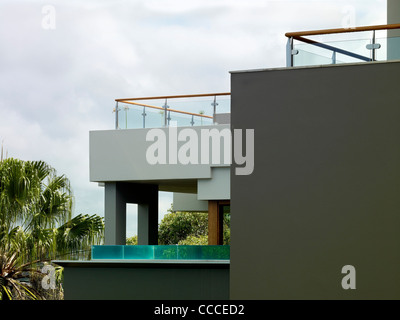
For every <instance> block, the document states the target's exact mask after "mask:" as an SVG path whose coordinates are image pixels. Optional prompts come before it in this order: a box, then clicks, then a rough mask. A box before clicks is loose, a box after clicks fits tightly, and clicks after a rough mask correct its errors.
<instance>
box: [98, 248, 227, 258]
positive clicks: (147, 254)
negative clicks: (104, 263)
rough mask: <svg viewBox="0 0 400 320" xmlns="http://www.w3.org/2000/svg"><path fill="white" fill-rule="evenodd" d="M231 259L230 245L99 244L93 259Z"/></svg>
mask: <svg viewBox="0 0 400 320" xmlns="http://www.w3.org/2000/svg"><path fill="white" fill-rule="evenodd" d="M120 259H125V260H229V259H230V246H226V245H224V246H208V245H207V246H194V245H192V246H191V245H134V246H128V245H125V246H124V245H121V246H110V245H99V246H92V260H120Z"/></svg>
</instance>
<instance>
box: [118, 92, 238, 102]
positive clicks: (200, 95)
mask: <svg viewBox="0 0 400 320" xmlns="http://www.w3.org/2000/svg"><path fill="white" fill-rule="evenodd" d="M230 94H231V93H230V92H218V93H204V94H187V95H175V96H158V97H141V98H124V99H115V101H117V102H124V101H134V100H156V99H176V98H195V97H214V96H228V95H230Z"/></svg>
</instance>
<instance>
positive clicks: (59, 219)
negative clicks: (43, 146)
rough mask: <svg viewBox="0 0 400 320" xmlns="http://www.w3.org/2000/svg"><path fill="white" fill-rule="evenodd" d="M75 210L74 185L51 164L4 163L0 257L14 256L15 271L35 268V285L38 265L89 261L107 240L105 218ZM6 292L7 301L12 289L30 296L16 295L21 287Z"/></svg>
mask: <svg viewBox="0 0 400 320" xmlns="http://www.w3.org/2000/svg"><path fill="white" fill-rule="evenodd" d="M72 205H73V195H72V191H71V187H70V183H69V180H68V179H67V178H66V177H65V176H64V175H62V176H58V175H57V173H56V171H55V170H54V169H53V168H52V167H50V166H49V165H48V164H46V163H45V162H43V161H22V160H18V159H13V158H9V159H4V160H2V161H0V254H1V255H2V256H3V257H9V256H12V257H13V266H14V267H15V268H16V267H17V266H26V265H27V264H31V265H32V266H31V267H32V268H31V269H32V270H31V273H30V275H29V277H30V283H34V282H33V280H34V278H35V279H36V278H37V279H38V276H37V275H38V274H39V273H40V272H39V273H38V272H34V270H35V269H34V267H35V268H36V267H37V265H36V264H37V261H48V260H51V259H56V258H63V259H78V258H84V257H86V258H87V257H89V254H90V246H91V245H92V244H100V242H101V241H102V239H103V233H104V222H103V218H101V217H99V216H97V215H91V216H89V215H82V214H80V215H78V216H76V217H73V218H72V217H71V214H72ZM4 259H6V258H4ZM4 259H3V260H4ZM14 260H15V261H14ZM34 263H35V264H34ZM7 281H8V280H7ZM10 281H11V282H9V283H12V282H13V281H17V280H15V279H11V280H10ZM1 288H2V291H1V293H2V297H5V296H7V297H8V291H7V288H13V291H12V292H11V294H12V295H13V296H16V297H17V298H18V297H19V298H23V297H27V296H26V295H18V294H17V295H16V293H18V292H19V291H18V288H17V287H15V286H14V287H6V289H5V288H3V287H1ZM10 290H11V289H10ZM21 292H22V291H21Z"/></svg>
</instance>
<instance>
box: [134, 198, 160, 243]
mask: <svg viewBox="0 0 400 320" xmlns="http://www.w3.org/2000/svg"><path fill="white" fill-rule="evenodd" d="M138 244H140V245H157V244H158V195H157V197H153V199H152V201H151V202H150V203H148V204H139V205H138Z"/></svg>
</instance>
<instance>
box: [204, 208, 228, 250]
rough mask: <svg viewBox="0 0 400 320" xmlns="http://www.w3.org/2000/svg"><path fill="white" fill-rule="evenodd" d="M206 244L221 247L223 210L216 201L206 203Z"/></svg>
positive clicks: (222, 241)
mask: <svg viewBox="0 0 400 320" xmlns="http://www.w3.org/2000/svg"><path fill="white" fill-rule="evenodd" d="M208 244H209V245H223V244H224V239H223V208H222V205H221V204H219V202H218V200H209V201H208Z"/></svg>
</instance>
